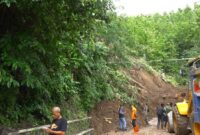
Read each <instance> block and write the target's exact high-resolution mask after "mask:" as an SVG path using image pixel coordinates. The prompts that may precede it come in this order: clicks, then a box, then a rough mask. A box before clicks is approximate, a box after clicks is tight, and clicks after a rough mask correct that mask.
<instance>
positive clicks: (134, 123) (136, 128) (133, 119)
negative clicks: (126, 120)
mask: <svg viewBox="0 0 200 135" xmlns="http://www.w3.org/2000/svg"><path fill="white" fill-rule="evenodd" d="M131 109H132V114H131V119H132V126H133V133H134V134H135V135H137V134H138V126H137V124H136V118H137V116H136V113H137V109H136V108H135V107H134V106H131Z"/></svg>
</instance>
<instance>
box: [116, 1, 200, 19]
mask: <svg viewBox="0 0 200 135" xmlns="http://www.w3.org/2000/svg"><path fill="white" fill-rule="evenodd" d="M113 1H114V3H115V6H116V7H117V12H118V13H119V14H122V13H123V14H124V13H125V14H127V15H129V16H136V15H140V14H145V15H148V14H154V13H163V12H170V11H177V10H178V9H179V8H185V7H186V6H190V7H193V5H194V3H195V2H197V3H200V0H113Z"/></svg>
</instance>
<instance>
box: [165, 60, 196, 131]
mask: <svg viewBox="0 0 200 135" xmlns="http://www.w3.org/2000/svg"><path fill="white" fill-rule="evenodd" d="M187 66H188V68H189V89H188V94H187V96H186V98H185V99H184V101H182V102H177V103H176V104H175V106H174V108H173V111H172V112H170V113H169V114H168V132H170V133H172V132H174V133H175V135H190V134H192V135H200V56H199V57H196V58H194V59H192V60H190V61H189V62H188V64H187Z"/></svg>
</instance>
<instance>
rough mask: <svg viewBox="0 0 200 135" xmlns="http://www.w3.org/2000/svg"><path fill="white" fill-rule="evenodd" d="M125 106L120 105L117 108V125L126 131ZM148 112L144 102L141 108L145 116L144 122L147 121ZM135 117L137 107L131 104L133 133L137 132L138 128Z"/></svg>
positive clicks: (135, 134)
mask: <svg viewBox="0 0 200 135" xmlns="http://www.w3.org/2000/svg"><path fill="white" fill-rule="evenodd" d="M125 112H126V111H125V108H124V106H123V105H120V107H119V110H118V114H119V127H120V130H121V131H126V130H127V122H126V118H125ZM148 112H149V108H148V105H147V104H145V105H144V108H143V114H144V117H145V122H146V124H149V123H148ZM136 119H137V109H136V107H135V106H133V105H132V106H131V124H132V127H133V133H134V135H137V134H138V131H139V128H138V124H137V122H136Z"/></svg>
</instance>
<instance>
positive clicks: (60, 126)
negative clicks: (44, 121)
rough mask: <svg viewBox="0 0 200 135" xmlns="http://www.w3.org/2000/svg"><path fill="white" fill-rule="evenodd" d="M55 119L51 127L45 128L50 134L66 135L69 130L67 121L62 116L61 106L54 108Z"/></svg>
mask: <svg viewBox="0 0 200 135" xmlns="http://www.w3.org/2000/svg"><path fill="white" fill-rule="evenodd" d="M52 114H53V121H52V124H51V126H50V127H49V128H46V129H44V131H45V132H46V133H48V134H49V135H65V132H66V130H67V121H66V120H65V119H64V118H62V116H61V111H60V108H59V107H54V108H53V109H52Z"/></svg>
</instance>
